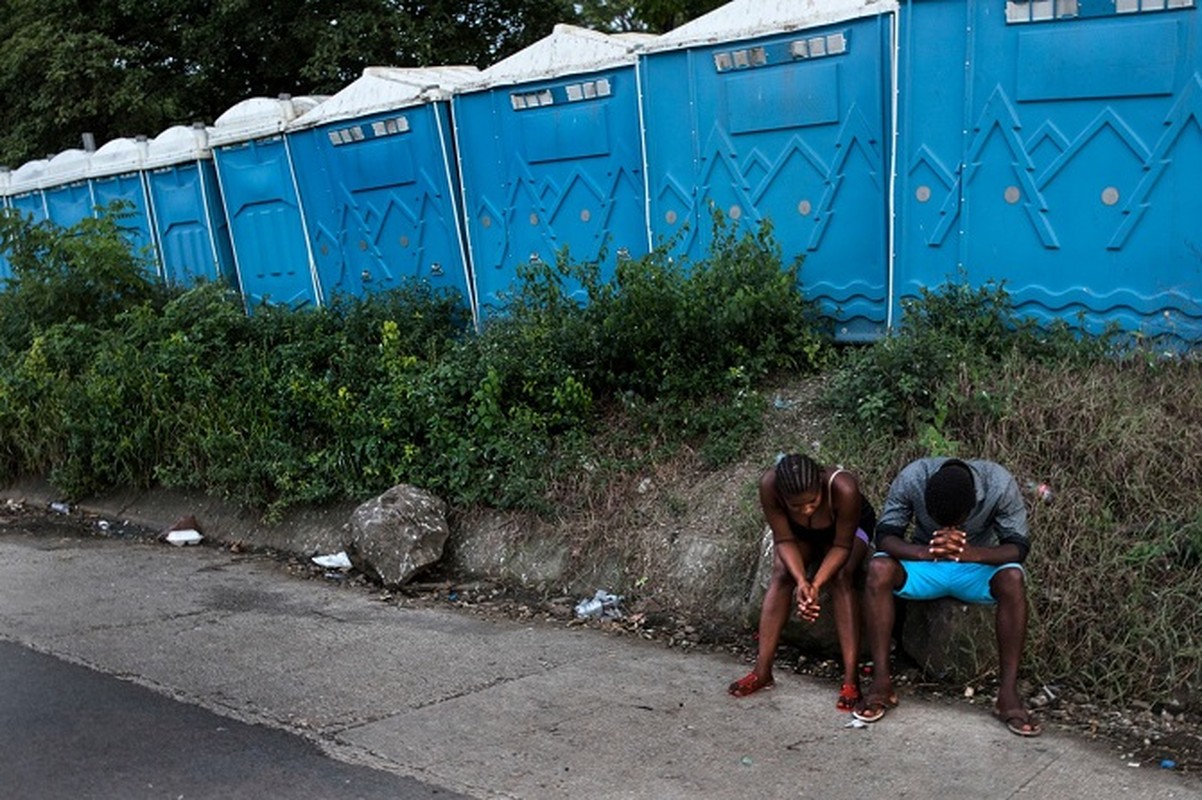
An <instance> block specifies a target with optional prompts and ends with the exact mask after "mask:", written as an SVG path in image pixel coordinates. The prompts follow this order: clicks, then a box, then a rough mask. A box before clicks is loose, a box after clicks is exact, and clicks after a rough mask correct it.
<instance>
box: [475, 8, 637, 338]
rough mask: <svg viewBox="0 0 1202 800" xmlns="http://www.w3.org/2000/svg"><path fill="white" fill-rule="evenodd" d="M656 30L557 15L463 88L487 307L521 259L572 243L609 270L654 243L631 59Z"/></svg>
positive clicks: (481, 289) (481, 293) (478, 274)
mask: <svg viewBox="0 0 1202 800" xmlns="http://www.w3.org/2000/svg"><path fill="white" fill-rule="evenodd" d="M651 38H652V37H649V36H639V37H632V36H614V35H607V34H603V33H597V32H595V31H590V30H585V29H583V28H577V27H574V26H571V25H557V26H555V29H554V30H553V32H552V33H551V34H550V35H549V36H547V37H545V38H543V39H541V40H539V41H538V42H535V43H534V44H533V45H531V46H530V47H528V48H526V49H525V50H522V51H520V52H518V53H516V54H514V55H512V56H510V57H509V58H507V59H504V60H502V61H499V62H497V63H496V64H494V65H492V66H491V67H489V68H488V69H485V70H484V71H483V72H481V74H480V81H479V82H478V83H476V84H472V85H470V86H468V87H465V88H463V89H462V90H460V92H458V93H456V95H455V98H454V100H453V105H454V110H455V141H456V144H457V147H458V152H459V158H460V171H461V176H462V181H463V198H464V199H463V208H464V214H465V216H466V219H467V231H468V246H469V249H470V253H471V264H472V274H473V279H474V283H475V288H476V292H477V302H478V307H479V311H480V315H481V317H487V316H488V315H489V314H490V313H493V312H495V311H496V310H498V309H499V308H501V307H502V306H503V305H504V302H505V300H504V294H505V292H506V291H507V290H508V289H509V288H510V287H511V286H512V285H513V283H514V281H515V279H516V277H517V267H518V265H519V264H521V263H523V262H527V261H544V262H554V260H555V259H556V258H557V257H558V256H559V254H560V252H561V251H562V250H563V249H564V248H566V249H567V250H568V253H569V256H570V258H571V259H572V260H573V261H577V262H594V263H597V264H598V265H599V266H600V271H601V277H602V279H608V278H610V277H612V275H613V273H614V270H615V268H616V265H617V262H618V259H620V258H624V257H627V256H629V257H634V258H637V257H639V256H642V255H643V254H645V253H646V252H647V245H648V237H647V222H646V200H645V197H646V190H645V186H644V181H643V178H644V170H643V153H642V136H641V132H640V127H641V126H640V120H639V103H638V81H637V72H636V70H635V66H634V65H635V60H636V58H637V50H638V48H639V47H640V46H641V45H642V44H644V43H645V42H647V41H650V39H651ZM573 291H574V292H576V293H577V295H578V296H579V294H580V292H579V287H576V289H574V290H573Z"/></svg>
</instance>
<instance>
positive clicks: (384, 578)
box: [348, 484, 450, 586]
mask: <svg viewBox="0 0 1202 800" xmlns="http://www.w3.org/2000/svg"><path fill="white" fill-rule="evenodd" d="M349 528H350V532H349V542H348V544H349V548H348V549H349V550H350V551H351V553H352V556H351V558H352V560H353V561H354V562H355V566H356V567H358V568H359V570H360V571H362V572H364V573H366V574H368V575H374V576H375V577H377V578H378V579H379V580H380V582H381V583H383V584H384V585H385V586H401V585H403V584H405V583H407V582H408V581H409V580H410V579H412V578H413V576H414V575H416V574H417V573H419V572H421V571H422V570H423V569H425V568H426V567H428V566H430V565H431V564H434V563H436V562H437V561H438V560H439V559H440V558H442V551H443V547H444V546H445V545H446V542H447V536H448V535H449V533H450V530H449V528H448V527H447V505H446V503H445V502H443V501H442V499H440V498H438V497H435V496H434V495H432V494H430V493H429V492H425V491H422V490H421V489H418V488H416V487H414V486H409V485H406V484H401V485H399V486H394V487H392V488H391V489H389V490H388V491H386V492H384V494H382V495H380V496H379V497H377V498H375V499H373V500H369V501H367V502H366V503H364V504H363V505H361V506H359V507H358V508H356V509H355V511H354V512H353V513H352V514H351V519H350V525H349Z"/></svg>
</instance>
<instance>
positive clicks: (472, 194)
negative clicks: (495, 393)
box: [0, 0, 1202, 342]
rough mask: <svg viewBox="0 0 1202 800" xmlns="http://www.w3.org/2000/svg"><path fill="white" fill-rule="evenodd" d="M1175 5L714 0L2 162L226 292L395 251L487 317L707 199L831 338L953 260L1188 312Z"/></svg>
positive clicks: (1113, 317)
mask: <svg viewBox="0 0 1202 800" xmlns="http://www.w3.org/2000/svg"><path fill="white" fill-rule="evenodd" d="M1198 33H1199V28H1198V24H1197V13H1196V9H1195V7H1194V0H734V2H731V3H729V4H727V5H725V6H722V7H720V8H719V9H717V10H716V11H713V12H711V13H709V14H707V15H705V16H702V17H699V18H698V19H696V20H694V21H692V22H690V23H687V24H685V25H683V26H681V27H680V28H677V29H676V30H674V31H671V32H669V33H667V34H665V35H662V36H658V37H652V36H647V35H636V34H622V35H607V34H602V33H597V32H594V31H588V30H583V29H580V28H575V27H571V26H567V25H560V26H557V27H556V28H555V30H554V32H553V33H551V34H550V35H549V36H547V37H546V38H544V39H542V40H540V41H538V42H536V43H535V44H533V45H532V46H530V47H529V48H527V49H526V50H523V51H521V52H519V53H517V54H515V55H513V56H511V57H509V58H507V59H504V60H502V61H499V62H498V63H496V64H494V65H493V66H491V67H489V68H488V69H485V70H483V71H478V70H476V69H475V68H471V67H432V68H423V69H395V68H369V69H367V70H365V71H364V73H363V75H362V77H361V78H359V79H358V80H356V81H354V82H353V83H351V84H350V85H348V86H347V87H346V88H345V89H344V90H342V91H340V92H338V93H337V94H334V95H332V96H329V97H291V98H289V97H281V98H277V99H267V98H252V99H249V100H246V101H243V102H241V103H238V104H237V105H235V106H233V107H232V108H230V109H229V110H228V111H227V112H226V113H224V114H223V115H221V117H219V118H218V119H217V120H216V121H215V123H214V124H213V125H212V126H211V127H204V126H197V127H173V128H170V129H168V130H165V131H163V132H162V133H160V134H159V135H158V136H156V137H154V138H153V139H150V140H131V139H118V140H114V141H111V142H108V143H107V144H105V145H104V146H102V147H100V148H99V149H97V150H95V151H94V152H84V151H80V150H71V151H67V152H64V153H60V154H58V155H55V156H54V157H52V158H49V159H46V160H42V161H35V162H31V163H28V164H25V165H24V166H22V167H20V168H19V169H17V170H15V171H13V172H11V173H0V196H3V198H4V204H5V205H7V206H9V207H11V208H16V209H19V210H21V211H23V212H25V213H27V214H29V215H31V216H32V217H34V218H35V219H44V218H48V219H51V220H53V221H54V222H56V223H59V224H62V225H70V224H73V223H75V222H78V221H79V220H80V219H82V218H83V217H86V216H88V215H91V214H94V213H97V212H96V209H97V208H98V207H102V206H105V205H106V204H108V203H109V202H111V201H113V200H123V201H125V202H126V203H128V204H129V208H130V211H129V217H128V218H127V219H126V220H125V224H126V225H127V226H128V227H129V229H130V231H131V236H132V238H133V240H134V243H135V244H136V245H138V246H142V247H147V248H149V252H152V253H153V255H154V263H155V264H156V265H157V269H158V270H159V274H160V276H161V277H162V279H163V280H165V281H167V282H168V283H170V284H176V285H188V284H190V283H192V282H194V281H196V280H197V279H200V278H204V279H207V280H220V281H229V282H230V283H232V284H233V285H235V286H237V288H238V289H239V290H240V291H241V293H242V295H243V297H244V299H245V301H246V304H247V307H248V308H250V309H253V308H254V307H256V306H257V305H258V304H259V303H262V302H270V303H285V304H288V305H291V306H294V307H303V306H309V305H320V304H323V303H327V302H329V301H330V300H331V298H333V297H334V296H335V295H336V294H348V295H356V296H362V295H365V294H369V293H372V292H375V291H379V290H384V289H388V288H391V287H395V286H398V285H399V284H400V283H402V282H403V281H405V280H407V279H413V278H416V279H420V280H426V281H429V282H430V283H432V284H433V285H435V286H439V287H448V288H453V289H456V290H458V291H459V292H461V293H462V295H463V297H464V298H465V299H466V301H467V302H469V303H470V304H471V307H472V311H473V314H474V315H475V317H476V319H477V320H479V319H482V318H484V317H487V316H488V315H489V314H494V313H497V311H498V310H499V309H500V308H501V306H502V305H503V302H504V294H505V292H506V290H507V289H508V287H509V286H510V285H511V282H512V281H513V279H514V277H515V275H516V270H517V267H518V265H519V264H521V263H522V262H526V261H530V260H538V259H541V260H544V261H549V260H553V259H555V258H556V257H557V254H559V253H560V252H561V251H562V250H563V249H564V248H566V249H567V251H568V253H569V256H570V257H571V258H572V259H575V260H587V261H596V262H598V263H600V264H601V267H602V274H603V275H604V276H607V277H608V276H610V275H612V274H613V270H614V268H615V265H616V263H617V262H618V260H619V259H621V258H624V257H639V256H641V255H643V254H645V253H647V252H648V251H649V250H650V249H651V248H652V247H654V246H656V245H658V244H661V243H663V242H669V244H668V247H669V251H670V252H671V253H672V255H673V256H674V257H677V258H679V259H680V262H681V263H683V264H687V263H688V262H689V261H690V260H696V259H699V258H703V257H704V255H705V253H706V251H707V248H708V247H709V245H710V242H711V237H712V231H711V217H712V213H713V211H714V210H715V209H716V210H720V211H721V212H722V214H723V215H724V216H725V217H726V218H727V219H728V220H730V221H731V222H733V223H734V224H735V225H737V226H740V227H744V228H747V229H753V228H755V227H756V226H758V225H759V224H760V223H761V222H764V221H771V224H772V225H773V232H774V235H775V237H776V239H777V241H778V242H779V243H780V245H781V247H782V250H783V253H784V255H785V258H786V260H788V259H791V258H793V257H796V256H804V259H805V260H804V263H803V266H802V272H801V275H802V285H803V290H804V292H805V293H806V295H807V296H809V297H811V298H813V299H815V300H816V301H817V302H818V303H819V305H820V307H821V309H822V311H823V312H824V313H825V314H826V315H828V316H829V317H830V319H831V320H832V321H833V324H834V327H835V333H836V335H837V336H838V337H839V338H841V339H844V340H848V341H856V340H868V339H872V338H875V337H877V336H879V335H880V334H881V333H882V332H883V331H884V330H886V329H887V328H888V327H889V326H891V325H893V324H895V322H896V320H897V319H898V314H899V312H900V309H901V308H902V303H903V301H904V300H905V298H907V297H913V296H915V295H917V294H918V293H919V292H920V290H921V289H922V288H923V287H931V286H935V285H938V284H941V283H943V282H945V281H946V280H948V279H949V278H954V279H960V278H964V279H967V280H969V281H970V282H973V283H976V284H980V283H983V282H985V281H988V280H1003V281H1004V282H1005V284H1004V285H1005V286H1006V288H1007V289H1008V291H1009V292H1010V294H1011V297H1012V299H1013V300H1014V302H1015V304H1016V306H1017V308H1018V309H1019V311H1020V312H1023V313H1025V314H1027V315H1030V316H1033V317H1035V318H1037V319H1039V320H1041V321H1043V322H1047V321H1050V320H1056V319H1063V320H1066V321H1068V322H1072V323H1084V324H1085V325H1086V326H1087V327H1088V328H1090V329H1095V330H1096V329H1099V328H1101V327H1103V326H1105V325H1108V324H1112V323H1116V324H1118V325H1119V326H1120V327H1122V328H1125V329H1127V330H1132V331H1138V332H1140V333H1145V334H1161V333H1165V334H1169V335H1171V336H1174V337H1177V338H1179V339H1182V340H1184V341H1187V342H1196V341H1198V340H1200V339H1202V304H1200V302H1199V298H1200V296H1202V275H1200V268H1202V193H1200V192H1198V191H1197V186H1198V182H1199V178H1200V177H1202V123H1200V121H1199V120H1200V119H1202V115H1200V113H1199V112H1202V77H1200V76H1199V64H1200V61H1202V60H1200V58H1199V54H1200V52H1202V51H1200V46H1202V42H1200V41H1199V37H1198ZM0 268H3V265H0Z"/></svg>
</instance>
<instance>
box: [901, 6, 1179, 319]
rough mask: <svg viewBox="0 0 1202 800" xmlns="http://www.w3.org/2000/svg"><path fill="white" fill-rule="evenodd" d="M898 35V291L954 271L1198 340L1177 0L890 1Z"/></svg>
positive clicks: (1086, 315) (1018, 295)
mask: <svg viewBox="0 0 1202 800" xmlns="http://www.w3.org/2000/svg"><path fill="white" fill-rule="evenodd" d="M933 43H939V46H933ZM899 45H900V47H899V50H900V62H899V65H900V70H899V83H900V97H901V102H900V106H899V117H900V126H899V130H900V139H899V145H898V157H897V165H898V178H897V195H896V196H897V200H896V202H897V212H898V226H897V242H898V244H897V247H898V267H897V273H896V297H897V301H898V302H899V303H900V302H901V301H902V300H904V299H905V298H907V297H913V296H916V295H917V294H918V293H919V291H920V290H921V289H922V288H923V287H929V286H933V285H936V284H938V283H941V282H943V281H945V280H947V279H948V278H949V277H954V276H955V275H957V274H958V273H963V274H964V275H966V277H967V278H968V280H969V281H970V283H973V284H980V283H983V282H985V281H988V280H990V279H996V280H1003V279H1004V280H1005V288H1006V290H1007V291H1008V292H1009V294H1010V297H1011V299H1012V300H1013V301H1014V303H1015V305H1016V307H1017V309H1018V310H1019V311H1020V312H1021V313H1024V314H1025V315H1027V316H1030V317H1033V318H1035V319H1037V320H1039V321H1041V322H1043V323H1049V322H1052V321H1054V320H1063V321H1066V322H1069V323H1073V324H1076V323H1077V322H1078V321H1079V320H1080V321H1081V322H1083V323H1084V325H1085V327H1086V329H1087V330H1089V331H1093V332H1097V331H1099V330H1101V329H1103V328H1104V327H1105V326H1106V325H1108V324H1110V323H1116V324H1118V325H1119V326H1120V327H1121V328H1122V329H1125V330H1128V331H1132V332H1139V333H1142V334H1150V335H1161V334H1164V335H1168V336H1171V337H1177V338H1180V339H1182V340H1185V341H1192V342H1198V341H1202V258H1200V257H1199V253H1202V225H1200V224H1199V222H1200V221H1202V195H1200V194H1199V193H1198V191H1197V183H1198V176H1199V175H1202V146H1200V145H1202V140H1200V139H1199V136H1198V132H1199V120H1202V28H1200V27H1199V19H1198V10H1197V8H1195V2H1194V0H1167V2H1166V0H1156V1H1155V2H1152V1H1151V0H1142V1H1141V0H1068V1H1067V2H1066V0H1036V1H1035V2H1032V1H1031V0H1009V1H1008V2H1005V3H1003V2H995V1H993V0H989V1H988V2H984V1H983V0H967V2H962V1H961V0H955V1H954V2H953V0H921V1H918V0H906V1H905V2H903V3H902V6H901V18H900V35H899Z"/></svg>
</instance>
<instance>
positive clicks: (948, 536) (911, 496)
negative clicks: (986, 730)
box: [855, 458, 1043, 736]
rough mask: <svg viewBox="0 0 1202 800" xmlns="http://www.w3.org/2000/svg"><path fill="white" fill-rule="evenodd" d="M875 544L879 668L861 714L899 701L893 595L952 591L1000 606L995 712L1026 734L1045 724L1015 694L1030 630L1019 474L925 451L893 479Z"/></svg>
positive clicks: (869, 715) (873, 635)
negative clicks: (893, 668) (892, 646)
mask: <svg viewBox="0 0 1202 800" xmlns="http://www.w3.org/2000/svg"><path fill="white" fill-rule="evenodd" d="M911 523H913V529H912V531H911V536H910V537H909V539H907V538H906V533H907V529H908V528H910V527H911ZM876 547H877V551H878V552H877V553H876V556H875V557H874V558H873V559H871V562H870V564H869V566H868V581H867V586H866V589H865V606H864V612H865V621H866V625H867V630H868V642H869V647H870V648H871V650H872V658H873V663H874V669H875V674H874V677H873V682H872V688H871V689H869V691H868V693H867V694H866V695H865V697H864V703H863V706H862V707H861V708H860V709H858V710H857V711H856V712H855V716H856V718H857V719H859V720H861V721H863V722H876V721H877V720H879V719H880V718H881V717H883V716H884V715H885V712H886V711H887V710H888V709H889V708H892V707H893V706H896V705H897V695H896V694H895V693H894V691H893V680H892V676H891V674H890V668H889V639H890V635H891V633H892V631H893V622H894V614H895V611H894V600H893V598H894V596H895V595H896V596H897V597H901V598H905V599H907V600H935V599H937V598H941V597H954V598H956V599H957V600H960V601H961V602H964V603H985V604H991V605H996V606H997V645H998V663H999V676H998V683H999V685H998V697H997V705H996V707H995V709H994V714H995V716H997V717H998V719H1000V720H1001V721H1002V722H1003V723H1005V725H1006V727H1007V728H1009V729H1010V731H1011V732H1012V733H1015V734H1017V735H1019V736H1038V735H1039V734H1040V733H1042V732H1043V731H1042V728H1041V727H1040V726H1039V725H1038V724H1037V723H1036V722H1035V721H1034V720H1033V719H1032V718H1031V715H1030V712H1029V711H1027V709H1026V707H1025V705H1024V703H1023V701H1022V698H1021V697H1019V693H1018V664H1019V660H1020V658H1021V657H1022V651H1023V644H1024V642H1025V641H1026V636H1027V597H1026V587H1025V583H1024V579H1025V576H1026V573H1025V572H1024V571H1023V567H1022V562H1023V560H1024V559H1025V558H1026V557H1027V551H1028V550H1029V548H1030V544H1029V542H1028V536H1027V509H1026V506H1025V505H1024V504H1023V498H1022V495H1021V494H1020V493H1019V490H1018V484H1017V483H1016V482H1015V480H1014V476H1012V475H1011V474H1010V473H1009V472H1008V471H1006V469H1005V468H1003V467H1002V466H1000V465H998V464H995V463H993V462H992V461H961V460H960V459H955V458H923V459H919V460H917V461H915V462H913V463H911V464H909V465H908V466H906V467H905V469H903V470H902V471H901V472H900V473H898V475H897V477H896V478H895V479H894V481H893V484H892V485H891V486H890V487H889V494H888V496H887V497H886V498H885V506H884V508H883V509H882V511H881V516H880V519H879V520H878V522H877V526H876Z"/></svg>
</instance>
